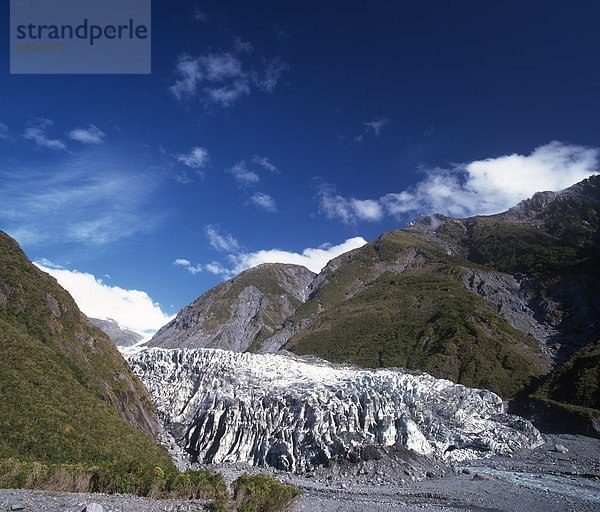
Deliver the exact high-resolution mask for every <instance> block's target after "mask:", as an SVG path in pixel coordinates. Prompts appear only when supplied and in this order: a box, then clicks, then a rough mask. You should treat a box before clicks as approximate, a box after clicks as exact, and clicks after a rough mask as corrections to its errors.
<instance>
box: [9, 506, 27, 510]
mask: <svg viewBox="0 0 600 512" xmlns="http://www.w3.org/2000/svg"><path fill="white" fill-rule="evenodd" d="M10 509H11V510H25V509H26V507H25V505H11V507H10Z"/></svg>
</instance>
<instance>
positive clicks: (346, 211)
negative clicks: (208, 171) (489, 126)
mask: <svg viewBox="0 0 600 512" xmlns="http://www.w3.org/2000/svg"><path fill="white" fill-rule="evenodd" d="M599 160H600V151H599V150H598V149H597V148H589V147H584V146H578V145H574V144H565V143H562V142H557V141H553V142H550V143H548V144H545V145H543V146H540V147H538V148H536V149H535V150H534V151H532V152H531V154H529V155H518V154H511V155H505V156H499V157H495V158H487V159H485V160H476V161H473V162H469V163H463V164H457V165H454V166H452V167H451V168H449V169H439V168H437V169H430V170H427V171H426V173H425V174H426V175H425V178H424V179H422V180H421V181H420V182H419V183H417V184H416V185H415V186H414V187H412V188H410V189H408V190H403V191H401V192H398V193H390V194H386V195H385V196H383V197H380V198H379V199H367V200H356V199H353V198H350V199H348V198H344V197H342V196H339V195H336V194H335V193H334V191H333V189H332V188H331V187H329V186H323V187H321V189H320V191H319V200H320V210H321V211H322V212H323V213H324V214H325V215H326V216H327V217H328V218H331V219H334V218H337V219H340V220H342V221H343V222H346V223H354V222H357V221H359V220H378V218H381V217H382V216H383V213H384V212H385V213H386V214H388V215H392V216H396V217H398V216H400V215H403V214H406V213H442V214H444V215H450V216H455V217H466V216H472V215H491V214H494V213H499V212H502V211H505V210H507V209H509V208H511V207H512V206H515V205H516V204H517V203H518V202H520V201H522V200H523V199H527V198H528V197H531V196H532V195H533V194H535V193H536V192H540V191H546V190H551V191H558V190H562V189H565V188H567V187H570V186H571V185H573V184H575V183H577V182H579V181H581V180H583V179H585V178H587V177H588V176H590V175H591V174H595V173H597V172H598V163H599ZM375 205H378V206H379V208H377V207H376V206H375Z"/></svg>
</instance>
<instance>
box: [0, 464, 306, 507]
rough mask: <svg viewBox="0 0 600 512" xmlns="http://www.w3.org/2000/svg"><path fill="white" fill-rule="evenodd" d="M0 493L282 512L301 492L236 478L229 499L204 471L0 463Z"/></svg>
mask: <svg viewBox="0 0 600 512" xmlns="http://www.w3.org/2000/svg"><path fill="white" fill-rule="evenodd" d="M0 488H2V489H42V490H48V491H62V492H102V493H108V494H114V493H127V494H135V495H138V496H147V497H149V498H152V499H173V500H192V499H193V500H211V501H212V510H213V511H214V512H235V511H239V512H286V511H288V510H291V507H292V506H293V505H294V504H295V502H296V501H297V499H298V497H299V496H300V494H301V492H300V490H299V489H298V488H297V487H293V486H290V485H284V484H282V483H280V482H279V481H277V480H275V479H274V478H271V477H269V476H265V475H255V476H249V475H246V474H244V475H242V476H240V477H239V478H238V479H237V480H235V481H234V482H233V489H234V496H233V499H232V497H231V496H230V494H229V491H228V490H227V485H226V484H225V481H224V480H223V477H222V476H221V475H220V474H218V473H211V472H209V471H187V472H185V473H180V472H178V471H176V470H174V469H169V470H165V469H163V468H161V467H153V466H151V465H144V466H140V465H139V464H129V463H112V464H104V465H101V466H86V465H84V464H44V463H40V462H24V461H22V460H18V459H15V458H9V459H0Z"/></svg>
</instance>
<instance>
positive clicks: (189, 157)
mask: <svg viewBox="0 0 600 512" xmlns="http://www.w3.org/2000/svg"><path fill="white" fill-rule="evenodd" d="M175 159H176V160H177V161H178V162H181V163H182V164H183V165H185V166H187V167H190V168H192V169H200V168H201V167H206V164H207V163H208V151H207V149H206V148H201V147H198V146H196V147H193V148H192V149H190V150H189V151H188V152H187V153H180V154H178V155H175Z"/></svg>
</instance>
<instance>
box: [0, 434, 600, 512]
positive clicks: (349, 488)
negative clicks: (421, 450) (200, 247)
mask: <svg viewBox="0 0 600 512" xmlns="http://www.w3.org/2000/svg"><path fill="white" fill-rule="evenodd" d="M545 440H546V442H545V444H544V445H542V446H540V447H538V448H535V449H533V450H527V451H524V452H522V453H520V454H518V455H516V456H514V457H510V458H509V457H492V458H489V459H477V460H471V461H466V462H462V463H460V464H455V465H454V466H453V467H451V468H448V469H447V470H445V471H442V470H441V468H440V467H439V466H436V467H434V470H432V471H428V476H427V477H425V479H423V480H420V481H411V479H414V478H422V477H423V476H424V475H416V474H415V475H407V474H406V473H407V472H405V470H401V466H399V465H397V464H396V465H395V466H390V465H389V464H388V465H385V461H377V462H376V463H374V466H373V468H374V469H375V473H374V474H375V475H377V473H382V471H378V470H377V469H376V467H377V464H378V463H380V464H381V465H382V466H381V467H382V468H383V469H384V473H385V474H382V475H381V477H379V476H376V477H375V478H376V479H375V480H367V479H365V475H363V474H357V475H353V474H351V473H350V472H348V471H347V470H346V469H347V468H342V469H341V470H340V468H337V469H334V470H323V471H319V472H315V473H314V474H312V475H310V476H309V477H306V476H299V475H293V474H287V473H281V472H273V471H269V470H259V469H257V468H247V467H243V466H241V465H239V464H236V465H231V466H226V465H220V466H218V467H214V469H215V470H218V471H221V472H222V473H223V474H224V477H225V479H226V480H227V481H228V482H231V481H233V480H234V479H235V478H236V477H237V476H239V475H240V474H242V473H243V472H245V471H248V472H252V473H255V472H265V473H268V474H271V475H273V476H275V477H276V478H278V479H279V480H281V481H283V482H285V483H290V484H294V485H297V486H299V487H300V488H301V489H302V490H303V492H304V495H303V497H302V499H301V500H300V501H299V503H298V505H297V507H296V510H297V511H306V512H363V511H364V512H389V511H399V510H401V511H402V512H413V511H414V512H416V511H430V512H438V511H440V512H442V511H444V512H462V511H473V512H475V511H488V512H498V511H501V512H566V511H568V512H598V511H600V440H599V439H593V438H589V437H583V436H572V435H558V436H546V438H545ZM394 467H396V470H395V471H396V473H397V474H395V473H394V469H393V468H394ZM378 480H379V481H378ZM400 480H404V483H402V484H399V483H397V482H400ZM92 503H95V504H98V505H100V506H102V508H103V511H104V512H200V511H203V510H208V508H207V503H206V502H203V501H168V500H164V501H154V500H148V499H145V498H139V497H136V496H130V495H103V494H80V493H60V492H44V491H28V490H14V489H6V490H0V511H2V512H4V511H10V510H17V509H16V508H14V507H23V508H21V510H23V511H26V512H81V511H82V510H84V509H85V508H86V506H88V509H90V508H91V510H88V512H95V511H94V510H93V507H89V505H90V504H92Z"/></svg>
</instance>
